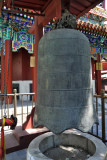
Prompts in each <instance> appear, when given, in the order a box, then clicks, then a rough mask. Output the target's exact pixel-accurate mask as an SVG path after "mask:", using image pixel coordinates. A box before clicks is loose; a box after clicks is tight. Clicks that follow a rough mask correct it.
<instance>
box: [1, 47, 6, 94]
mask: <svg viewBox="0 0 107 160" xmlns="http://www.w3.org/2000/svg"><path fill="white" fill-rule="evenodd" d="M3 67H4V56H3V47H2V48H1V94H4V81H5V80H4V75H3V74H4V73H3V71H4V70H3Z"/></svg>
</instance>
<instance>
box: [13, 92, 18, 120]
mask: <svg viewBox="0 0 107 160" xmlns="http://www.w3.org/2000/svg"><path fill="white" fill-rule="evenodd" d="M13 92H14V116H15V117H16V116H17V96H16V93H17V89H13Z"/></svg>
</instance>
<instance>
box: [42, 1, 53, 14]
mask: <svg viewBox="0 0 107 160" xmlns="http://www.w3.org/2000/svg"><path fill="white" fill-rule="evenodd" d="M51 1H52V0H48V1H47V2H46V3H45V5H44V7H43V8H42V10H41V12H43V11H44V10H45V9H46V8H47V7H48V5H49V4H50V3H51Z"/></svg>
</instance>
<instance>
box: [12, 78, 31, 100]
mask: <svg viewBox="0 0 107 160" xmlns="http://www.w3.org/2000/svg"><path fill="white" fill-rule="evenodd" d="M31 83H32V81H12V84H19V93H30V84H31ZM20 100H21V96H20ZM23 100H24V101H26V100H27V96H23ZM29 100H30V97H29Z"/></svg>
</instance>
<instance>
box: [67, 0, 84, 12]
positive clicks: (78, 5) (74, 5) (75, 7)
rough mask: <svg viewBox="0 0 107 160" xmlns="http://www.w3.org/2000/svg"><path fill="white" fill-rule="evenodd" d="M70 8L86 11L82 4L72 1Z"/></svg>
mask: <svg viewBox="0 0 107 160" xmlns="http://www.w3.org/2000/svg"><path fill="white" fill-rule="evenodd" d="M70 7H71V8H72V7H73V8H74V9H76V10H78V11H83V10H84V9H86V7H84V6H83V5H82V4H80V3H78V2H75V1H71V3H70Z"/></svg>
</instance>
